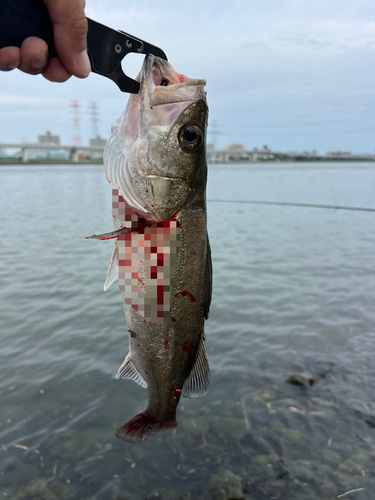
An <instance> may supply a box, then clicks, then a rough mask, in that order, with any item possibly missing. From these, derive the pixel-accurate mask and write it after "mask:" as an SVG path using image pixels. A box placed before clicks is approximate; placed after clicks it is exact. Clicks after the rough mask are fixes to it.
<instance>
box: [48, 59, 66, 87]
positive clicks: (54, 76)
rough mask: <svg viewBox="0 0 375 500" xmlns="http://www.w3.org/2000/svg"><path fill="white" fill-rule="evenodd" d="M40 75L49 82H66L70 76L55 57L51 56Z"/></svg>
mask: <svg viewBox="0 0 375 500" xmlns="http://www.w3.org/2000/svg"><path fill="white" fill-rule="evenodd" d="M42 75H43V76H44V78H46V79H47V80H49V81H50V82H59V83H62V82H66V81H67V80H69V78H70V77H71V76H72V75H71V74H70V73H69V72H68V70H67V69H66V68H65V66H64V65H63V63H62V62H61V61H60V59H58V58H57V57H51V59H50V60H49V61H48V65H47V67H46V68H45V69H44V70H43V72H42Z"/></svg>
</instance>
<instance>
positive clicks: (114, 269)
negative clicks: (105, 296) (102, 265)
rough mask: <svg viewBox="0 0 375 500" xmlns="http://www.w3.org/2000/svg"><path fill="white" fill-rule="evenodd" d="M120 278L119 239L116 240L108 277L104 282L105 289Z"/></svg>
mask: <svg viewBox="0 0 375 500" xmlns="http://www.w3.org/2000/svg"><path fill="white" fill-rule="evenodd" d="M117 279H118V245H117V240H116V241H115V242H114V245H113V249H112V254H111V259H110V261H109V266H108V273H107V279H106V280H105V283H104V291H106V290H108V288H109V287H110V286H111V285H112V283H114V282H115V281H116V280H117Z"/></svg>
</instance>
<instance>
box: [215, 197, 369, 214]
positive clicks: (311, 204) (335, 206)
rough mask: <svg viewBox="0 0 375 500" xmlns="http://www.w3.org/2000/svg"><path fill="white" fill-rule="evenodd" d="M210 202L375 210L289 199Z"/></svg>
mask: <svg viewBox="0 0 375 500" xmlns="http://www.w3.org/2000/svg"><path fill="white" fill-rule="evenodd" d="M207 201H208V202H209V203H242V204H249V205H275V206H282V207H305V208H325V209H329V210H351V211H357V212H358V211H359V212H375V208H362V207H344V206H341V205H319V204H315V203H292V202H288V201H258V200H207Z"/></svg>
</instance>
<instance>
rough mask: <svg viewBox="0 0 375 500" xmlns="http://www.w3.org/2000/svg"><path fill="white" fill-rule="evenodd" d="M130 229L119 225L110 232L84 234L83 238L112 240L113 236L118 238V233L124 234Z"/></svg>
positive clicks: (130, 229)
mask: <svg viewBox="0 0 375 500" xmlns="http://www.w3.org/2000/svg"><path fill="white" fill-rule="evenodd" d="M130 231H132V228H130V227H121V228H120V229H116V230H115V231H111V232H110V233H103V234H93V235H91V236H84V238H85V240H112V239H113V238H118V237H119V236H120V234H126V233H129V232H130Z"/></svg>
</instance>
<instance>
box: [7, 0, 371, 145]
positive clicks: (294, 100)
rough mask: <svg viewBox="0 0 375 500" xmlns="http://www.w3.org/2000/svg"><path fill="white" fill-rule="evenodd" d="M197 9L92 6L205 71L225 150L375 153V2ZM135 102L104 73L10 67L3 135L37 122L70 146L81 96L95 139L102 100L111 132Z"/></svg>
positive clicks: (131, 66) (86, 134) (131, 61)
mask: <svg viewBox="0 0 375 500" xmlns="http://www.w3.org/2000/svg"><path fill="white" fill-rule="evenodd" d="M198 5H199V9H195V8H189V9H186V8H185V7H184V5H182V4H170V3H168V2H166V1H164V0H163V1H161V2H159V3H158V4H157V5H155V4H154V3H153V2H151V1H150V0H145V2H143V3H142V5H139V3H136V2H134V1H131V0H129V1H128V2H126V5H124V3H123V2H120V1H119V0H113V2H111V4H110V5H109V6H108V5H107V4H105V3H104V2H103V1H102V0H88V1H87V9H86V13H87V15H88V16H89V17H91V18H93V19H96V20H100V22H102V23H103V24H107V25H109V26H111V27H113V28H116V29H123V30H125V31H128V32H130V33H132V34H134V35H136V36H139V37H141V38H143V39H145V40H149V41H150V42H151V43H154V44H156V45H158V46H160V47H161V48H162V49H164V50H165V52H166V53H167V56H168V58H169V60H170V62H171V64H172V65H173V66H174V67H175V68H176V69H177V70H178V71H180V72H182V73H184V74H186V75H187V76H189V77H197V78H200V77H203V78H206V79H207V98H208V103H209V106H210V118H209V124H210V126H209V132H210V131H212V124H213V123H216V124H217V130H218V132H220V134H216V141H215V142H216V145H217V147H218V148H220V147H223V146H224V145H225V144H228V143H231V142H243V143H245V144H246V145H247V146H251V147H253V146H257V147H262V145H263V144H267V145H269V147H271V148H272V149H275V150H282V149H283V150H313V149H316V150H317V151H318V152H320V153H324V152H326V151H330V150H332V149H341V150H350V151H352V152H354V153H373V152H374V148H375V133H374V130H375V126H374V125H375V118H374V117H375V96H374V91H373V89H374V83H375V68H374V65H372V64H370V63H369V61H372V60H373V59H374V55H375V22H373V21H369V20H370V19H375V5H374V3H373V2H372V0H359V1H358V2H356V4H355V5H353V4H352V3H350V2H349V1H346V0H345V1H339V0H332V1H331V2H326V1H324V0H313V1H310V2H307V1H305V0H303V1H297V0H285V1H284V2H277V1H276V0H270V1H269V2H267V4H265V3H264V4H262V3H250V2H244V1H242V0H234V1H233V2H231V3H230V4H227V3H226V2H224V1H216V2H213V1H210V0H208V1H207V2H206V3H205V4H204V5H202V4H197V6H198ZM181 25H184V26H186V29H181ZM141 64H142V57H141V56H138V55H131V56H130V57H129V56H127V58H126V59H125V68H126V72H127V73H128V74H129V75H130V76H132V77H134V76H135V75H136V74H137V72H138V71H139V69H140V67H141ZM127 99H128V95H126V94H121V92H119V91H118V89H117V87H116V86H115V85H114V84H113V82H111V81H109V80H107V79H104V78H101V77H99V76H98V75H95V74H92V75H90V76H89V78H88V79H86V80H78V79H70V80H69V81H68V82H66V83H64V84H54V83H51V82H48V81H46V80H44V79H43V78H42V77H41V76H36V77H35V76H30V75H26V74H23V73H21V72H19V71H13V72H9V73H1V74H0V110H1V111H0V113H1V115H0V116H1V119H2V127H1V128H0V140H1V141H13V142H15V141H19V140H22V139H24V138H27V139H28V140H31V139H32V138H33V137H34V135H33V133H34V130H38V131H40V132H43V131H45V130H51V131H53V133H54V134H58V135H60V136H61V139H62V141H63V142H64V143H67V142H71V141H72V140H73V138H74V136H75V132H74V130H73V124H72V116H71V115H69V113H68V109H69V104H70V102H71V101H72V100H77V101H79V103H80V104H81V111H82V116H81V120H82V121H81V124H82V128H81V132H82V139H83V141H86V143H87V142H88V139H89V138H90V137H91V128H92V126H91V122H90V116H89V112H90V111H89V109H90V103H91V102H93V101H94V102H97V103H98V106H99V112H100V122H99V123H98V132H99V134H100V135H101V136H103V137H106V136H108V135H109V132H110V126H111V123H112V122H114V121H115V120H116V119H117V118H118V117H119V116H120V115H121V113H122V112H123V110H124V108H125V105H126V102H127ZM208 142H213V141H212V137H211V135H209V136H208Z"/></svg>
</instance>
